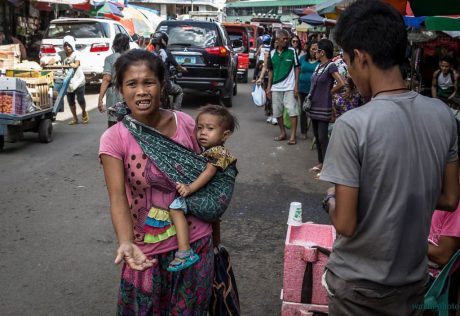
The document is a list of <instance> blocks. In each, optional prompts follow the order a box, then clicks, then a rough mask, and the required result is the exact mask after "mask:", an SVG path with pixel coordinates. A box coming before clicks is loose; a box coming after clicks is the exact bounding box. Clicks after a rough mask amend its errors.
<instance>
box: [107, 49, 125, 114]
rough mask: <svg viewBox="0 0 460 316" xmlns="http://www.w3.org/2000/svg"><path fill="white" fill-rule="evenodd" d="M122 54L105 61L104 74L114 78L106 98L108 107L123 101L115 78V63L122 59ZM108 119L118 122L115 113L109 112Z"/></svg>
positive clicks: (108, 57) (112, 55)
mask: <svg viewBox="0 0 460 316" xmlns="http://www.w3.org/2000/svg"><path fill="white" fill-rule="evenodd" d="M120 56H121V54H120V53H113V54H111V55H109V56H107V57H106V58H105V60H104V69H103V70H102V74H104V75H110V76H112V83H111V84H110V86H109V88H108V89H107V93H106V95H107V98H106V102H105V103H106V107H107V109H108V108H109V107H112V106H114V105H115V104H117V103H118V102H121V101H123V96H122V95H121V94H120V92H118V89H117V88H116V78H115V67H114V65H115V62H116V61H117V59H118V57H120ZM107 117H108V120H109V121H111V122H116V121H117V117H116V116H115V115H114V114H113V112H111V111H108V110H107Z"/></svg>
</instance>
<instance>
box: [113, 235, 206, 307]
mask: <svg viewBox="0 0 460 316" xmlns="http://www.w3.org/2000/svg"><path fill="white" fill-rule="evenodd" d="M191 247H192V249H193V250H194V251H195V252H196V253H197V254H198V255H199V256H200V260H199V261H198V262H197V263H195V264H194V265H193V266H191V267H190V268H187V269H184V270H182V271H180V272H168V271H167V270H166V268H167V267H168V265H169V263H170V262H171V261H172V260H173V259H174V254H175V250H174V251H169V252H166V253H162V254H158V255H154V256H153V258H156V259H157V260H158V265H156V266H155V267H153V268H151V269H148V270H146V271H142V272H141V271H134V270H132V269H130V268H129V267H128V266H127V265H126V264H124V265H123V269H122V278H121V284H120V292H119V295H118V307H117V315H139V316H147V315H149V316H151V315H155V316H156V315H161V316H163V315H164V316H169V315H183V316H192V315H193V316H201V315H203V316H205V315H207V312H208V309H209V302H210V298H211V293H212V281H213V273H214V252H213V247H212V238H211V236H206V237H203V238H202V239H199V240H197V241H195V242H193V243H192V244H191Z"/></svg>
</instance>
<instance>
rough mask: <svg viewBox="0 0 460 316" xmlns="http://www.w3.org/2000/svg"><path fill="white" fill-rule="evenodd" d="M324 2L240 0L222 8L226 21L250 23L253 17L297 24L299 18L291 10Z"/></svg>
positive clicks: (320, 0)
mask: <svg viewBox="0 0 460 316" xmlns="http://www.w3.org/2000/svg"><path fill="white" fill-rule="evenodd" d="M324 1H325V0H241V1H232V2H229V1H227V3H226V4H225V6H224V11H225V13H226V15H227V21H229V22H234V21H241V22H246V21H250V20H251V18H253V17H264V16H265V17H275V16H276V17H281V21H282V22H286V23H292V25H293V26H296V25H297V24H298V19H299V16H297V15H295V14H293V13H292V10H293V9H296V8H305V7H308V6H314V5H317V4H321V3H323V2H324Z"/></svg>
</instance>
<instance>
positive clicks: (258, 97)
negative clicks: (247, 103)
mask: <svg viewBox="0 0 460 316" xmlns="http://www.w3.org/2000/svg"><path fill="white" fill-rule="evenodd" d="M251 94H252V101H253V102H254V104H255V105H257V106H264V105H265V102H266V101H267V96H266V95H265V90H264V88H262V85H257V84H256V85H254V87H253V89H252V93H251Z"/></svg>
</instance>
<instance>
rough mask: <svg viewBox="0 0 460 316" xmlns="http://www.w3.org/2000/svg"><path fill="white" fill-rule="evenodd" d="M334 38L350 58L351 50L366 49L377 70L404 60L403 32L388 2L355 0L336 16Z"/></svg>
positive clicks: (400, 20)
mask: <svg viewBox="0 0 460 316" xmlns="http://www.w3.org/2000/svg"><path fill="white" fill-rule="evenodd" d="M334 38H335V41H336V42H337V44H338V45H339V46H341V47H342V49H343V50H344V51H345V52H346V53H347V54H348V55H349V56H350V62H353V60H354V57H355V56H354V52H353V50H354V49H362V50H364V51H366V52H367V53H368V54H369V55H370V56H371V58H372V61H373V62H374V64H375V65H376V66H377V67H379V68H380V69H383V70H385V69H389V68H391V67H393V66H395V65H401V64H402V63H404V61H405V52H406V47H407V33H406V27H405V25H404V21H403V18H402V17H401V15H400V14H399V12H398V11H397V10H396V9H394V8H393V7H392V6H391V5H389V4H386V3H384V2H383V1H378V0H358V1H356V2H354V3H352V4H351V5H350V6H349V7H348V8H347V9H345V11H343V13H342V14H341V15H340V17H339V20H338V21H337V25H336V26H335V32H334Z"/></svg>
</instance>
